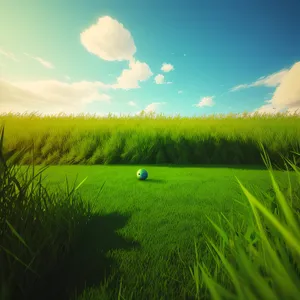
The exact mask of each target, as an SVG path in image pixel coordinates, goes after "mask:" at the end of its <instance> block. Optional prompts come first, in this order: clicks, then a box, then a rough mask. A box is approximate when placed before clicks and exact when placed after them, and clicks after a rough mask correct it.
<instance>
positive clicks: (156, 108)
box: [136, 102, 166, 115]
mask: <svg viewBox="0 0 300 300" xmlns="http://www.w3.org/2000/svg"><path fill="white" fill-rule="evenodd" d="M165 104H166V102H153V103H151V104H149V105H147V106H146V107H145V108H144V109H143V110H142V111H138V112H137V113H136V115H141V114H142V113H143V112H144V114H146V115H148V114H153V113H160V112H161V107H162V106H163V105H165Z"/></svg>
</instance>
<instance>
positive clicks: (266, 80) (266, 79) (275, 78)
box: [230, 69, 289, 92]
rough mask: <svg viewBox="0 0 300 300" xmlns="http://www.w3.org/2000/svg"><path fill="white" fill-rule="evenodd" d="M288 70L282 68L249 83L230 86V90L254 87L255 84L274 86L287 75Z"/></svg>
mask: <svg viewBox="0 0 300 300" xmlns="http://www.w3.org/2000/svg"><path fill="white" fill-rule="evenodd" d="M288 72H289V70H288V69H283V70H281V71H279V72H276V73H273V74H271V75H268V76H262V77H260V78H258V79H257V80H256V81H254V82H252V83H250V84H240V85H237V86H235V87H233V88H231V89H230V92H235V91H238V90H241V89H246V88H250V87H255V86H267V87H276V86H278V85H279V84H280V83H281V82H282V80H283V79H284V77H285V76H286V75H287V73H288Z"/></svg>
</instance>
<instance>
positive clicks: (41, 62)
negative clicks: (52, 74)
mask: <svg viewBox="0 0 300 300" xmlns="http://www.w3.org/2000/svg"><path fill="white" fill-rule="evenodd" d="M24 54H25V55H26V56H28V57H30V58H32V59H34V60H36V61H37V62H39V63H40V64H41V65H42V66H44V67H45V68H47V69H54V65H53V64H52V63H51V62H49V61H47V60H45V59H43V58H41V57H39V56H33V55H30V54H27V53H24Z"/></svg>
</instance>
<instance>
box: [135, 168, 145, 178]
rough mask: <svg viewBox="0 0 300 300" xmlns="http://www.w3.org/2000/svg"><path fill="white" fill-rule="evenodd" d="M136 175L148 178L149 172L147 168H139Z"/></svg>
mask: <svg viewBox="0 0 300 300" xmlns="http://www.w3.org/2000/svg"><path fill="white" fill-rule="evenodd" d="M136 176H137V178H138V179H139V180H146V179H147V178H148V172H147V171H146V170H145V169H139V170H138V171H137V173H136Z"/></svg>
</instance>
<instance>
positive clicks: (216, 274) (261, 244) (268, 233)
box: [190, 147, 300, 300]
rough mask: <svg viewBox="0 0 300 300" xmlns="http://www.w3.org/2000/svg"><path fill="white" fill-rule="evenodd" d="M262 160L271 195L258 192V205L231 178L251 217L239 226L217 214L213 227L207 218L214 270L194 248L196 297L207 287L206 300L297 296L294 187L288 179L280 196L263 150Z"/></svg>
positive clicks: (298, 198) (299, 264)
mask: <svg viewBox="0 0 300 300" xmlns="http://www.w3.org/2000/svg"><path fill="white" fill-rule="evenodd" d="M298 155H299V154H298ZM262 157H263V160H264V162H265V164H266V166H267V167H268V170H269V174H270V178H271V182H272V186H273V191H274V193H273V196H270V195H269V194H266V193H262V194H264V197H263V199H262V201H260V200H258V199H257V198H256V197H255V196H254V195H253V194H251V193H250V192H249V190H248V189H247V188H246V187H245V186H244V185H243V184H242V183H241V182H240V181H239V180H238V179H237V181H238V183H239V185H240V187H241V189H242V191H243V192H244V194H245V196H246V197H247V199H248V202H249V211H250V212H252V218H250V220H251V221H250V223H249V224H246V226H244V227H243V228H241V226H240V224H237V223H236V222H234V220H229V219H228V217H227V216H225V215H222V214H221V215H222V219H223V222H221V223H220V224H219V225H218V224H216V223H215V222H214V221H212V220H210V222H211V223H212V225H213V226H214V228H215V229H216V231H217V233H218V234H219V236H220V239H221V243H220V245H219V246H218V245H217V244H216V243H215V242H214V241H212V240H211V238H210V237H207V247H208V249H209V250H210V252H211V255H212V257H214V259H215V267H212V266H208V265H207V264H206V262H203V261H201V258H199V255H198V251H197V247H195V250H196V260H195V264H194V266H193V267H191V268H190V271H191V274H192V276H193V278H194V283H195V286H196V291H197V293H196V296H197V297H198V298H200V295H199V291H200V288H201V287H202V288H203V287H207V289H208V291H209V293H210V297H211V299H216V300H217V299H274V300H280V299H295V300H296V299H299V298H300V218H299V217H300V209H299V208H300V193H299V186H297V187H296V186H295V187H292V186H291V183H290V181H288V182H289V185H288V187H287V188H286V189H285V190H284V193H283V192H282V190H281V189H280V187H279V185H278V183H277V182H276V179H275V177H274V173H273V170H272V165H271V162H270V159H269V157H268V155H267V154H266V152H265V150H264V148H263V147H262ZM285 162H286V164H287V165H289V166H290V167H292V169H293V170H294V171H295V172H296V174H297V175H298V184H299V183H300V170H299V168H297V167H296V166H295V164H293V162H292V161H291V160H289V159H285ZM248 219H249V218H247V220H248ZM225 228H226V229H225ZM195 246H196V243H195Z"/></svg>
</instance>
